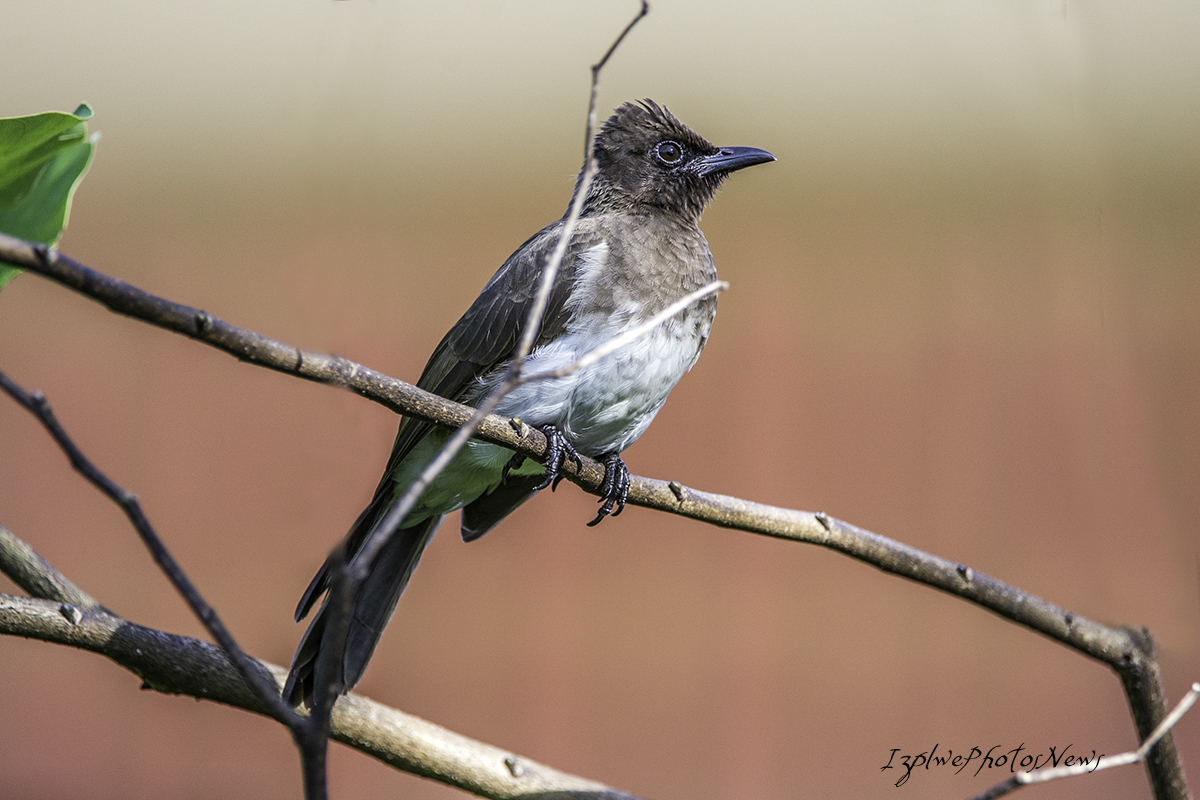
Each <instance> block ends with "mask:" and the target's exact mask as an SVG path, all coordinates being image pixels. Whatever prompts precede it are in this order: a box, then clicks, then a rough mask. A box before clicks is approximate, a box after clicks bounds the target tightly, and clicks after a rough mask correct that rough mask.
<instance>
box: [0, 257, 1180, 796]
mask: <svg viewBox="0 0 1200 800" xmlns="http://www.w3.org/2000/svg"><path fill="white" fill-rule="evenodd" d="M0 261H3V262H6V263H10V264H12V265H13V266H17V267H21V268H23V269H27V270H29V271H31V272H35V273H38V274H40V275H43V276H45V277H48V278H50V279H52V280H54V281H56V282H58V283H60V284H62V285H64V286H67V287H68V288H71V289H74V290H75V291H77V292H79V293H81V294H83V295H85V296H87V297H90V298H92V299H94V300H97V301H99V302H101V303H103V304H104V305H106V306H107V307H108V308H110V309H112V310H113V311H116V312H118V313H121V314H125V315H126V316H130V317H133V318H135V319H139V320H142V321H144V322H148V323H150V324H152V325H156V326H158V327H161V328H166V329H167V330H173V331H176V332H177V333H182V334H184V335H186V336H190V337H191V338H194V339H198V340H200V341H202V342H204V343H206V344H208V345H211V346H213V347H216V348H217V349H220V350H223V351H225V352H227V353H230V354H231V355H233V356H235V357H237V358H239V359H241V360H243V361H249V362H250V363H253V364H256V365H259V366H264V367H268V368H270V369H274V370H277V371H279V372H284V373H287V374H290V375H294V376H296V377H301V378H305V379H307V380H312V381H317V382H320V383H328V384H331V385H334V386H343V387H346V388H349V389H351V390H353V391H355V392H357V393H358V394H360V395H362V396H364V397H366V398H368V399H370V400H374V401H375V402H377V403H380V404H382V405H384V406H386V407H388V408H390V409H392V410H394V411H397V412H398V413H403V414H408V415H410V416H414V417H418V418H420V419H423V420H427V421H430V422H434V423H437V424H440V425H444V426H447V427H459V426H461V425H462V424H463V423H464V422H466V421H467V420H468V419H470V417H471V415H472V413H473V412H474V411H475V409H472V408H470V407H468V406H463V405H460V404H458V403H454V402H452V401H450V400H445V399H443V398H440V397H438V396H437V395H433V394H430V393H429V392H425V391H422V390H420V389H417V388H416V387H415V386H411V385H409V384H407V383H404V382H403V381H399V380H396V379H395V378H390V377H388V376H386V375H383V374H381V373H378V372H375V371H374V370H371V369H368V368H366V367H364V366H362V365H360V364H356V363H354V362H353V361H349V360H348V359H343V358H335V357H332V356H327V355H322V354H319V353H315V352H312V351H308V350H301V349H299V348H295V347H291V346H290V345H286V344H283V343H281V342H277V341H275V340H273V339H270V338H268V337H266V336H263V335H262V334H259V333H255V332H253V331H248V330H244V329H242V328H239V327H237V326H235V325H232V324H230V323H228V322H224V321H222V320H220V319H218V318H216V317H214V316H212V315H210V314H208V313H206V312H204V311H201V310H199V309H195V308H191V307H189V306H185V305H181V304H178V303H173V302H171V301H169V300H165V299H163V298H160V297H156V296H155V295H152V294H149V293H148V292H144V291H142V290H141V289H138V288H137V287H134V286H132V285H130V284H128V283H125V282H123V281H120V280H117V279H115V278H111V277H109V276H107V275H104V274H102V273H99V272H96V271H94V270H91V269H89V268H88V267H86V266H84V265H82V264H80V263H78V262H77V261H74V260H73V259H71V258H69V257H67V256H63V255H61V254H59V253H58V252H57V251H54V250H52V249H50V248H46V247H43V246H41V245H36V244H31V243H29V242H24V241H21V240H19V239H13V238H12V237H9V236H4V235H3V234H0ZM476 438H478V439H482V440H484V441H488V442H491V443H493V444H499V445H502V446H504V447H508V448H509V449H512V450H514V451H517V452H519V453H522V454H524V455H526V456H528V457H530V458H535V459H538V460H539V461H540V460H542V458H543V456H544V454H545V448H546V438H545V436H543V435H542V434H541V432H540V431H537V430H535V429H533V428H530V427H529V426H527V425H524V424H521V423H517V422H516V421H514V420H509V419H506V418H504V417H499V416H496V415H490V416H488V417H486V418H485V419H484V420H483V421H482V422H481V423H480V425H479V430H478V431H477V432H476ZM563 473H564V475H565V477H567V478H568V479H569V480H571V481H572V482H573V483H576V484H577V485H579V486H580V487H582V488H583V489H584V490H586V491H588V492H590V493H591V494H599V491H598V490H599V487H600V484H601V482H602V480H603V477H604V467H603V465H601V464H599V463H598V462H596V461H593V460H592V459H590V458H588V457H586V456H583V457H582V466H580V467H578V468H577V467H575V465H574V464H570V463H568V464H565V465H564V468H563ZM627 502H628V503H629V504H630V505H636V506H642V507H644V508H653V509H657V510H660V511H666V512H669V513H672V514H678V515H680V516H684V517H689V518H691V519H696V520H700V521H702V522H708V523H711V524H713V525H719V526H721V527H726V528H734V529H737V530H743V531H748V532H750V533H758V534H763V535H766V536H773V537H776V538H781V539H788V540H792V541H798V542H807V543H809V544H817V545H820V546H822V547H828V548H830V549H832V550H837V551H839V552H842V553H845V554H846V555H849V556H852V557H854V558H857V559H859V560H860V561H865V562H866V563H868V564H873V565H874V566H876V567H879V568H880V569H882V570H883V571H885V572H890V573H893V574H895V575H900V576H903V577H905V578H909V579H910V580H914V581H917V582H918V583H923V584H926V585H928V586H932V587H934V588H936V589H940V590H942V591H944V592H947V593H949V594H953V595H955V596H957V597H961V598H963V599H964V600H968V601H970V602H973V603H976V604H978V605H980V606H983V607H984V608H986V609H988V610H990V611H992V612H994V613H996V614H998V615H1000V616H1002V617H1004V618H1005V619H1008V620H1011V621H1013V622H1016V623H1018V624H1020V625H1023V626H1025V627H1027V628H1030V629H1032V630H1035V631H1037V632H1039V633H1042V634H1044V635H1046V636H1048V637H1050V638H1052V639H1054V640H1056V641H1059V642H1061V643H1063V644H1065V645H1067V646H1068V647H1071V648H1073V649H1075V650H1078V651H1079V652H1081V653H1083V654H1085V655H1087V656H1089V657H1091V658H1094V659H1097V660H1099V661H1102V662H1104V663H1105V664H1108V665H1109V666H1111V667H1112V668H1113V669H1114V670H1116V672H1117V674H1118V675H1119V676H1120V678H1121V682H1122V684H1123V686H1124V688H1125V694H1126V697H1127V699H1128V701H1129V705H1130V709H1131V711H1132V713H1133V717H1134V721H1135V724H1136V726H1137V732H1138V738H1139V740H1144V739H1146V738H1147V737H1149V736H1150V734H1151V732H1152V731H1153V730H1154V728H1155V726H1156V725H1158V723H1159V722H1161V721H1162V719H1163V717H1164V716H1165V714H1166V702H1165V693H1164V690H1163V686H1162V677H1161V673H1160V670H1159V665H1158V661H1157V658H1156V655H1155V651H1154V644H1153V640H1152V639H1151V637H1150V633H1149V631H1147V630H1146V629H1144V628H1140V629H1138V628H1110V627H1107V626H1105V625H1101V624H1099V623H1097V622H1093V621H1091V620H1088V619H1086V618H1084V617H1081V616H1079V615H1077V614H1074V613H1072V612H1069V611H1066V610H1065V609H1062V608H1060V607H1058V606H1056V605H1054V604H1052V603H1049V602H1047V601H1046V600H1044V599H1042V598H1040V597H1036V596H1034V595H1030V594H1028V593H1026V592H1023V591H1021V590H1020V589H1017V588H1016V587H1014V586H1010V585H1009V584H1006V583H1004V582H1003V581H999V580H996V579H995V578H992V577H990V576H988V575H985V574H983V573H980V572H976V571H975V570H973V569H972V568H971V567H969V566H967V565H965V564H956V563H954V562H951V561H948V560H946V559H943V558H939V557H937V556H933V555H930V554H928V553H925V552H923V551H920V550H917V549H916V548H913V547H909V546H908V545H905V544H901V543H900V542H896V541H893V540H891V539H888V538H886V537H883V536H879V535H878V534H874V533H871V532H869V531H865V530H862V529H860V528H857V527H855V526H853V525H850V524H849V523H845V522H841V521H839V520H836V519H833V518H831V517H828V516H826V515H825V514H820V513H818V514H814V513H809V512H803V511H795V510H791V509H784V508H777V507H773V506H767V505H763V504H760V503H753V502H750V501H748V500H742V499H739V498H735V497H728V496H725V495H719V494H710V493H707V492H701V491H697V490H695V489H691V488H688V487H685V486H683V485H682V484H680V483H678V482H676V481H671V482H667V481H662V480H655V479H651V478H644V477H640V476H631V483H630V490H629V498H628V501H627ZM1146 769H1147V771H1148V773H1149V776H1150V780H1151V784H1152V787H1153V790H1154V793H1155V797H1156V798H1158V799H1159V800H1183V799H1184V798H1187V797H1188V791H1187V786H1186V780H1185V778H1184V773H1183V767H1182V764H1181V762H1180V760H1179V755H1178V752H1177V750H1176V748H1175V742H1174V739H1173V737H1172V736H1171V735H1169V734H1168V735H1167V736H1165V737H1163V738H1162V739H1161V740H1160V741H1159V743H1158V744H1157V745H1156V746H1155V747H1154V749H1153V750H1152V751H1151V753H1150V756H1149V757H1148V758H1147V760H1146Z"/></svg>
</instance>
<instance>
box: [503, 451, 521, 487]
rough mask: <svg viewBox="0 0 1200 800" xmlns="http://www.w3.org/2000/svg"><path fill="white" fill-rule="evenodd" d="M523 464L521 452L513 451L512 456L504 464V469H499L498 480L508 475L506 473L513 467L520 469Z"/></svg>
mask: <svg viewBox="0 0 1200 800" xmlns="http://www.w3.org/2000/svg"><path fill="white" fill-rule="evenodd" d="M524 465H525V456H524V455H523V454H521V453H513V457H512V458H510V459H509V460H508V463H507V464H505V465H504V469H502V470H500V480H502V481H503V480H504V479H505V478H507V477H508V473H510V472H512V471H513V470H514V469H520V468H521V467H523V466H524Z"/></svg>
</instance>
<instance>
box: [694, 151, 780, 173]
mask: <svg viewBox="0 0 1200 800" xmlns="http://www.w3.org/2000/svg"><path fill="white" fill-rule="evenodd" d="M774 160H775V156H773V155H771V154H770V153H768V152H767V151H766V150H759V149H758V148H757V147H722V148H721V149H720V150H718V151H717V152H716V153H713V154H712V155H711V156H705V157H704V158H701V159H698V160H697V162H696V163H697V165H698V166H699V168H700V174H701V175H711V174H712V173H714V172H733V171H734V170H737V169H743V168H745V167H753V166H754V165H755V164H765V163H767V162H768V161H774Z"/></svg>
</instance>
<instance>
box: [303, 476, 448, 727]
mask: <svg viewBox="0 0 1200 800" xmlns="http://www.w3.org/2000/svg"><path fill="white" fill-rule="evenodd" d="M378 500H379V498H378V497H377V498H376V502H372V503H371V505H370V506H368V507H367V508H366V509H365V510H364V511H363V513H362V514H360V515H359V518H358V520H357V521H356V522H355V523H354V527H352V528H351V530H350V535H349V536H348V537H347V538H346V542H345V545H344V546H345V547H346V550H347V557H353V555H354V553H355V552H356V551H357V550H358V548H359V547H360V546H361V545H362V542H363V540H364V539H365V538H366V534H367V533H369V532H370V531H371V529H373V528H374V526H375V524H376V523H377V522H378V521H379V519H381V518H382V515H383V513H384V512H386V507H381V506H383V505H384V504H382V503H379V502H378ZM441 522H442V517H441V516H434V517H431V518H429V519H426V520H423V521H421V522H418V523H417V524H416V525H414V526H412V527H411V528H401V529H400V530H398V531H396V532H395V534H393V535H392V538H391V539H390V540H389V541H388V543H387V544H386V545H385V546H384V548H383V549H382V550H380V551H379V555H378V556H377V557H376V559H375V563H373V564H371V566H370V568H369V571H368V573H367V578H366V580H364V581H363V583H362V585H361V586H360V587H359V590H358V592H356V593H355V595H354V596H353V597H352V598H351V600H350V628H349V630H348V631H347V634H346V640H345V648H344V649H343V651H342V657H341V658H339V659H337V660H336V664H335V665H334V669H335V670H336V671H335V673H334V674H333V675H332V676H326V675H324V674H323V673H321V672H319V670H322V669H325V666H324V662H325V661H326V660H325V659H322V658H321V657H320V655H321V652H322V651H323V650H324V649H325V648H326V647H327V646H328V645H327V641H328V639H329V638H331V637H330V631H329V630H328V629H327V627H328V626H327V625H326V621H327V618H328V613H327V612H328V605H329V598H328V597H326V598H325V601H324V602H323V603H322V604H321V608H320V610H319V611H317V615H316V616H315V617H313V621H312V623H311V624H309V626H308V630H307V631H305V633H304V637H303V638H302V639H301V640H300V645H299V646H298V647H297V648H296V655H295V656H294V657H293V658H292V669H291V672H290V673H288V679H287V684H286V685H285V686H284V688H283V699H284V701H285V702H287V703H289V704H290V705H293V706H296V705H299V704H300V703H301V702H303V703H305V704H307V705H308V706H309V707H311V706H312V698H313V691H314V690H315V687H316V686H318V685H320V686H325V685H329V684H330V683H332V685H333V686H334V687H335V688H336V689H337V691H338V692H344V691H346V690H347V689H350V688H352V687H353V686H354V685H355V684H356V683H358V681H359V679H360V678H361V677H362V674H363V672H364V671H365V670H366V668H367V662H368V661H370V660H371V654H372V653H374V652H375V646H376V645H377V644H379V637H380V635H382V634H383V629H384V627H386V626H387V623H388V620H389V619H391V617H392V612H393V611H394V610H395V608H396V602H397V601H398V600H399V599H400V595H401V594H403V592H404V588H405V587H406V586H407V585H408V579H409V578H411V577H412V573H413V570H414V569H416V568H417V562H418V561H420V560H421V554H422V553H423V552H425V547H426V546H427V545H428V544H429V541H430V540H431V539H432V538H433V534H434V532H435V531H437V528H438V525H440V524H441ZM328 573H329V563H328V562H326V563H325V565H324V566H322V567H321V569H320V571H319V572H317V575H316V577H314V578H313V580H312V583H311V584H309V587H308V590H307V591H306V592H305V593H304V597H302V598H301V599H300V605H299V606H298V607H297V608H296V621H297V622H299V621H300V620H301V619H303V618H304V616H305V615H306V614H307V613H308V612H309V610H310V609H311V608H312V606H313V604H314V603H315V602H316V599H317V598H318V597H319V596H320V595H321V593H322V592H324V591H325V590H326V589H327V588H328V587H329V574H328Z"/></svg>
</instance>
